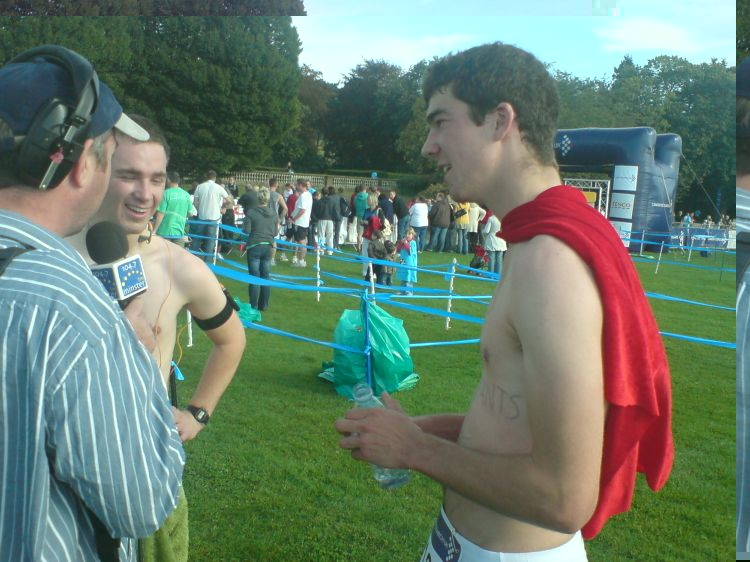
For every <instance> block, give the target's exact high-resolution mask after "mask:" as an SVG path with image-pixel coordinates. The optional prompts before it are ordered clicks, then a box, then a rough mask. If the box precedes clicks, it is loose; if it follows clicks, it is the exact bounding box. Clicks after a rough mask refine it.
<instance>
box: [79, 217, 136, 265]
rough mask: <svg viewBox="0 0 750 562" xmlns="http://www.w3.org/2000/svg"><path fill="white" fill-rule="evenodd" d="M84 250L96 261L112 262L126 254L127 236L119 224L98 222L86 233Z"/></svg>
mask: <svg viewBox="0 0 750 562" xmlns="http://www.w3.org/2000/svg"><path fill="white" fill-rule="evenodd" d="M86 250H88V253H89V256H91V259H92V260H94V261H95V262H96V263H100V264H101V263H112V262H115V261H117V260H119V259H122V258H124V257H125V256H127V255H128V238H127V236H126V235H125V231H124V230H123V228H122V227H121V226H120V225H119V224H117V223H114V222H110V221H102V222H98V223H96V224H95V225H94V226H92V227H91V228H89V231H88V232H87V233H86Z"/></svg>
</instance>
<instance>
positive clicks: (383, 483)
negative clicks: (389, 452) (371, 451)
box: [352, 382, 411, 490]
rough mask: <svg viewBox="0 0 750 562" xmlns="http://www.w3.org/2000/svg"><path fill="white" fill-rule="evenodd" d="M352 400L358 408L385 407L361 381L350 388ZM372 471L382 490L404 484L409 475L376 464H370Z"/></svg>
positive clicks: (406, 471) (397, 469) (400, 470)
mask: <svg viewBox="0 0 750 562" xmlns="http://www.w3.org/2000/svg"><path fill="white" fill-rule="evenodd" d="M352 392H353V393H354V402H355V403H356V404H357V406H358V407H359V408H385V406H384V405H383V403H382V402H381V401H380V400H378V399H377V398H376V397H375V395H374V394H373V393H372V389H371V388H370V387H369V386H368V385H367V384H365V383H363V382H361V383H359V384H357V385H355V386H354V387H353V388H352ZM372 473H373V475H374V476H375V480H376V481H377V483H378V484H379V485H380V487H381V488H383V489H384V490H392V489H394V488H398V487H399V486H403V485H404V484H406V483H407V482H408V481H409V479H410V478H411V475H410V474H409V471H408V470H406V469H403V468H383V467H381V466H378V465H376V464H373V465H372Z"/></svg>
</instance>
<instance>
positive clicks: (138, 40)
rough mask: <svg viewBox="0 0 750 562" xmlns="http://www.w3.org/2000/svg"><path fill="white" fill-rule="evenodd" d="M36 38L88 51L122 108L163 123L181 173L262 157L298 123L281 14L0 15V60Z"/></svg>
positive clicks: (291, 55)
mask: <svg viewBox="0 0 750 562" xmlns="http://www.w3.org/2000/svg"><path fill="white" fill-rule="evenodd" d="M43 43H57V44H63V45H66V46H69V47H71V48H72V49H74V50H76V51H78V52H80V53H81V54H82V55H84V56H86V57H88V58H89V60H91V61H92V63H93V64H94V67H95V68H96V69H97V73H98V74H99V76H100V77H101V79H102V80H103V81H104V82H106V83H107V84H108V85H109V86H111V87H112V89H113V91H114V92H115V94H116V95H117V97H118V99H119V100H120V101H121V103H122V105H123V107H125V108H126V110H128V111H130V112H138V113H142V114H144V115H145V116H147V117H150V118H152V119H154V120H155V121H156V122H157V123H158V124H159V125H160V126H161V127H162V128H163V129H164V131H165V133H166V135H167V139H168V140H169V142H170V144H171V145H172V149H173V150H172V161H171V165H172V166H173V167H175V168H177V169H180V170H181V171H183V172H186V173H189V172H192V171H194V170H205V169H206V168H208V167H212V168H217V169H219V170H221V169H240V168H243V169H246V168H249V167H252V166H255V165H258V164H268V163H270V160H271V151H272V147H273V146H274V145H276V144H278V142H279V141H280V140H281V138H282V137H283V135H284V134H286V132H287V131H289V130H294V129H295V128H297V126H298V124H299V109H298V105H297V102H296V99H297V94H298V91H299V84H300V74H299V71H298V68H297V64H298V63H297V61H298V56H299V50H300V44H299V38H298V36H297V32H296V30H295V29H294V28H293V27H292V25H291V18H289V17H236V18H234V17H233V18H223V17H196V18H147V17H138V18H54V19H53V18H34V17H30V18H26V17H23V18H8V17H4V18H0V57H2V58H1V60H2V62H5V61H7V60H8V59H9V58H10V57H11V56H13V55H15V54H16V53H18V52H20V51H21V50H23V49H25V48H28V47H31V46H34V45H39V44H43Z"/></svg>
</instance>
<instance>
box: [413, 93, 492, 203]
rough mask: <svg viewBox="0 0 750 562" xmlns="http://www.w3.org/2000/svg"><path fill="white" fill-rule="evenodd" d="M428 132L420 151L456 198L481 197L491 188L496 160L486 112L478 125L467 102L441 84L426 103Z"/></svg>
mask: <svg viewBox="0 0 750 562" xmlns="http://www.w3.org/2000/svg"><path fill="white" fill-rule="evenodd" d="M427 123H428V124H429V126H430V132H429V134H428V135H427V140H425V142H424V145H423V146H422V155H423V156H425V157H427V158H432V159H433V160H435V162H436V163H437V166H438V169H440V170H441V171H442V172H443V173H444V174H445V176H444V179H443V182H444V183H445V184H447V185H448V186H450V195H451V197H453V199H455V200H456V201H478V202H482V201H484V199H485V198H484V197H483V193H484V192H485V190H487V189H489V188H491V184H492V172H493V170H494V166H495V165H496V163H497V150H496V148H497V143H495V142H494V141H495V127H496V120H495V119H494V118H493V114H492V113H489V114H487V116H486V117H485V119H484V122H483V123H482V124H480V125H477V124H476V123H474V121H472V119H471V117H470V115H469V105H468V104H466V103H464V102H462V101H461V100H459V99H457V98H456V97H455V96H454V95H453V93H452V92H451V90H450V88H441V89H439V90H437V91H436V92H435V94H434V95H433V96H432V97H431V98H430V102H429V105H428V107H427Z"/></svg>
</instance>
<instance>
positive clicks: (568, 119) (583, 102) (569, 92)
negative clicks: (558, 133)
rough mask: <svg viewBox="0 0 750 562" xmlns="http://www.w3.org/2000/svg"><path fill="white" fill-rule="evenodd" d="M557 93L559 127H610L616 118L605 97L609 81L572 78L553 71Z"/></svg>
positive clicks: (608, 100)
mask: <svg viewBox="0 0 750 562" xmlns="http://www.w3.org/2000/svg"><path fill="white" fill-rule="evenodd" d="M555 80H556V81H557V91H558V93H559V95H560V118H559V127H560V129H582V128H587V127H614V126H615V123H617V121H618V119H617V117H616V115H615V112H614V111H613V107H612V103H611V100H610V98H609V85H608V84H607V83H606V82H604V81H603V80H590V79H585V80H583V79H581V78H576V77H575V76H573V75H571V74H568V73H567V72H559V71H558V72H557V73H556V75H555Z"/></svg>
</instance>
